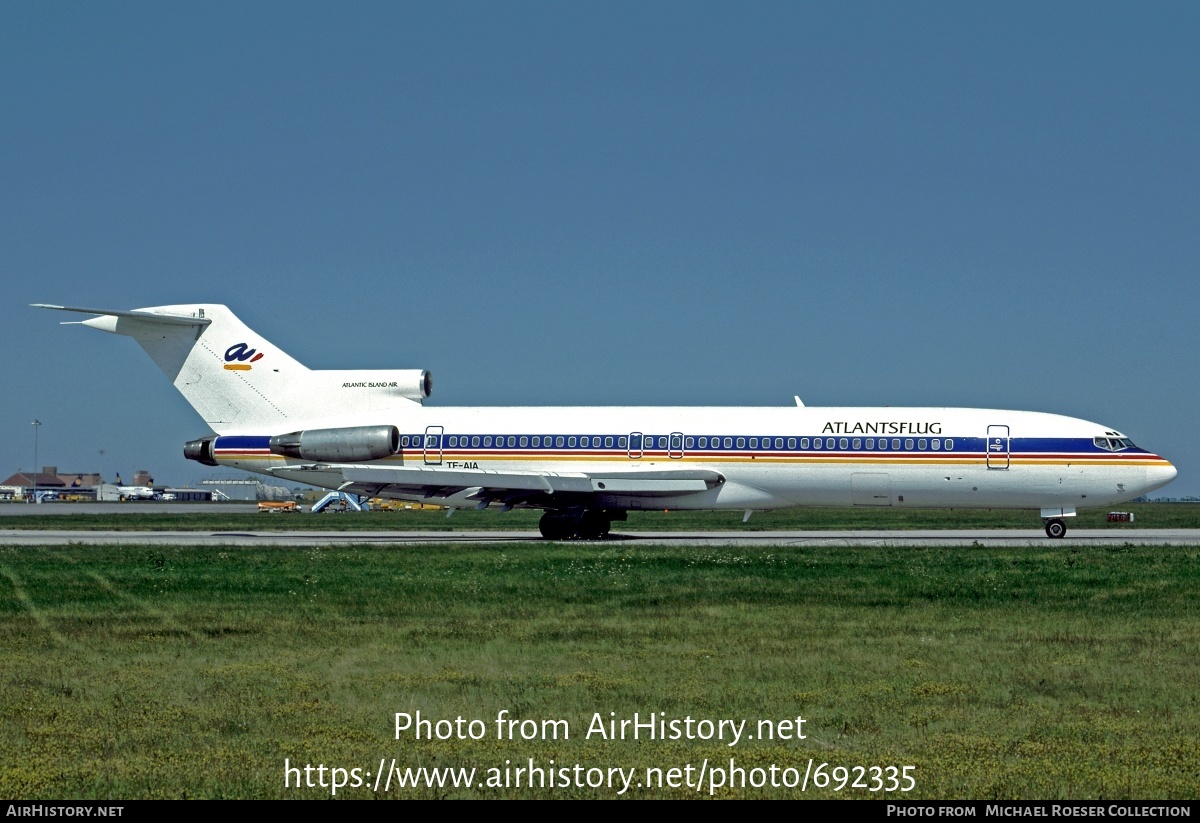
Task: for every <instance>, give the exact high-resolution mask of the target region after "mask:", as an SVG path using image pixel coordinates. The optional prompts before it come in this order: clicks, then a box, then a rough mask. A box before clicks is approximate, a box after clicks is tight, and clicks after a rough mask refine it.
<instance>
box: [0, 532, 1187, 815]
mask: <svg viewBox="0 0 1200 823" xmlns="http://www.w3.org/2000/svg"><path fill="white" fill-rule="evenodd" d="M47 519H52V518H47ZM53 519H57V518H53ZM1198 561H1200V547H1196V548H1185V549H1181V548H1145V547H1136V546H1127V547H1124V548H1120V549H1098V550H1084V549H1078V548H1070V547H1060V546H1054V545H1047V546H1046V547H1045V548H1038V549H1015V550H1001V549H983V548H978V547H974V548H966V547H964V548H931V549H911V548H905V549H899V548H897V549H875V548H872V549H855V548H807V549H803V548H801V549H793V548H787V549H781V548H750V549H747V548H696V549H676V548H661V547H631V546H629V545H628V544H625V545H621V544H610V545H578V546H573V545H564V544H516V545H505V546H503V547H479V546H454V547H437V548H406V549H388V548H380V547H351V548H329V549H323V550H281V549H213V548H161V549H148V548H145V547H142V548H120V547H116V548H102V547H96V548H87V547H80V546H71V547H64V548H61V549H44V548H5V549H0V746H2V748H3V751H4V757H3V758H2V759H0V796H3V797H8V798H47V799H48V798H54V799H68V798H120V799H130V798H140V797H268V798H269V797H324V796H328V795H329V793H330V792H329V790H328V789H308V788H304V789H286V788H285V786H284V761H285V758H286V759H287V760H288V761H289V763H290V764H291V765H292V766H296V765H297V764H299V765H301V766H302V765H303V764H312V765H313V766H317V765H318V764H324V765H326V766H327V767H333V766H337V767H341V768H345V769H352V768H359V769H361V770H363V772H366V771H371V772H375V771H376V770H377V769H378V765H379V761H380V758H387V759H388V760H389V761H390V760H391V759H392V758H395V760H396V764H397V766H399V767H401V768H404V767H418V766H420V767H436V768H441V767H451V766H464V767H475V768H477V769H478V770H479V772H478V777H477V779H478V780H480V781H482V780H483V779H484V776H485V775H486V770H487V769H488V768H492V767H495V768H503V767H504V766H505V762H506V761H508V762H509V765H510V767H512V766H515V765H516V764H521V765H524V764H526V763H527V761H528V759H529V758H533V759H534V760H535V761H536V763H535V765H538V766H541V767H549V761H550V760H551V759H553V760H554V761H555V764H556V767H562V766H568V767H570V766H573V765H574V764H581V765H582V766H583V768H584V769H587V768H605V769H607V768H610V767H621V768H625V769H630V768H636V769H637V770H638V771H637V773H636V774H637V778H636V780H635V782H634V784H633V788H631V789H630V790H629V791H628V792H627V794H626V796H635V797H695V796H697V794H696V793H695V791H694V789H691V788H687V787H684V786H680V787H677V788H669V787H667V788H657V787H655V788H647V787H642V788H638V787H637V785H636V784H637V781H641V780H642V779H643V778H644V776H645V769H646V768H660V769H662V770H663V774H666V770H667V769H669V768H671V767H677V768H680V769H682V768H683V767H685V766H686V765H688V764H691V765H692V766H693V768H695V769H699V768H700V767H701V764H702V762H703V761H705V760H706V759H707V761H708V764H710V765H711V764H722V765H724V766H727V765H728V762H729V759H730V758H731V757H732V758H734V759H735V761H736V764H737V765H738V766H739V767H742V768H745V769H747V770H748V771H749V770H752V769H754V768H761V769H768V768H769V767H770V766H771V765H772V764H774V765H775V766H777V767H778V768H780V769H788V768H790V769H798V772H796V773H795V774H800V773H803V772H804V771H805V768H806V765H807V763H808V761H809V759H810V758H812V759H814V762H815V763H816V764H818V765H819V764H820V763H827V764H829V766H828V767H826V771H828V770H829V769H831V768H832V767H836V766H841V767H850V768H852V767H855V766H863V767H871V766H882V767H886V766H896V767H901V766H913V767H915V768H914V769H913V770H912V771H911V773H912V774H913V776H914V778H915V783H916V788H915V790H913V791H912V792H909V793H906V794H903V795H901V794H900V793H894V794H893V795H891V796H893V797H900V796H903V797H908V798H913V797H918V798H947V799H955V798H959V799H990V798H1020V799H1028V798H1069V799H1083V798H1196V797H1197V796H1200V690H1198V689H1197V688H1196V684H1197V683H1198V682H1200V662H1198V661H1200V619H1198V617H1200V614H1198V601H1200V585H1198V584H1200V564H1198ZM502 710H506V711H508V712H509V713H510V715H509V716H510V717H513V718H516V719H518V720H535V721H541V720H557V719H561V720H566V721H568V723H569V729H570V738H569V739H566V740H563V739H559V740H540V739H539V740H531V741H524V740H515V741H512V740H497V739H496V736H495V724H494V720H495V718H496V717H497V715H498V713H499V712H501V711H502ZM417 711H420V712H421V714H422V717H424V718H429V719H433V720H435V721H436V720H438V719H448V720H454V719H455V718H456V717H459V716H461V717H463V718H464V719H466V720H471V719H480V720H482V721H485V722H486V729H487V734H486V736H485V739H482V740H478V741H474V740H469V739H468V740H458V739H450V740H431V741H430V740H421V741H417V740H414V739H413V737H412V735H411V734H408V733H405V734H404V736H403V737H402V739H400V740H396V739H395V734H394V714H395V713H396V712H404V713H410V714H412V713H415V712H417ZM597 712H598V713H600V714H601V716H602V717H603V718H605V719H607V718H608V717H609V714H608V713H609V712H615V713H616V716H617V717H631V716H632V714H633V713H634V712H639V713H640V714H641V715H642V717H643V718H644V717H645V716H646V715H647V714H649V713H650V712H656V713H663V714H665V715H667V716H668V717H669V718H672V719H680V720H682V719H683V718H686V717H688V716H691V717H692V718H694V719H713V720H719V719H732V720H743V719H744V720H747V721H749V723H748V724H747V730H749V731H750V732H751V733H753V730H754V729H756V728H757V726H756V724H757V722H758V721H759V720H760V719H765V720H775V721H778V720H785V719H793V720H794V719H795V718H796V717H797V716H802V717H803V718H804V720H805V724H804V726H803V729H804V731H805V732H806V734H807V737H806V738H805V739H803V740H788V741H778V740H776V741H774V742H771V741H761V740H753V741H749V740H742V741H740V742H739V743H738V745H737V746H734V747H729V746H727V745H724V744H723V743H722V742H718V741H710V742H705V741H702V740H686V739H684V740H677V741H661V740H658V741H650V740H645V739H643V740H639V741H633V740H624V741H622V740H615V741H605V740H602V739H598V738H596V737H595V736H593V737H592V738H591V739H584V733H585V732H586V730H587V729H588V726H589V723H590V720H591V718H592V717H593V715H594V714H595V713H597ZM726 742H728V741H726ZM763 774H765V772H764V773H763ZM510 775H511V773H510ZM709 775H710V779H711V777H712V775H713V772H712V771H711V769H710V771H709ZM852 776H853V773H852ZM748 779H751V780H752V779H753V774H751V775H750V777H749V778H748ZM867 782H868V784H869V783H870V781H869V780H868V781H867ZM835 785H836V784H835ZM616 794H617V791H616V790H615V789H609V788H607V787H602V788H594V789H593V788H586V787H585V788H573V787H572V788H567V787H556V788H554V789H550V788H544V789H540V788H535V789H529V788H525V787H522V788H513V787H509V788H471V789H466V788H461V787H460V788H457V789H455V788H452V787H443V788H432V789H431V788H420V789H405V790H400V789H398V788H395V787H393V788H392V790H391V791H389V792H387V793H386V794H385V793H383V792H380V795H382V796H387V797H430V796H435V797H444V796H447V797H579V796H596V797H613V796H616ZM713 794H714V796H717V797H759V796H770V797H795V796H799V791H798V790H795V789H787V788H774V789H773V788H770V787H765V788H753V787H747V788H741V787H740V786H738V787H734V788H732V789H731V788H729V787H728V786H726V787H723V788H718V789H715V790H714V791H713ZM372 795H373V792H372V791H371V790H370V788H369V787H365V786H364V787H359V788H350V787H346V788H343V789H342V790H341V791H339V792H338V796H339V797H370V796H372ZM699 796H701V797H707V796H709V786H708V785H705V787H704V788H703V790H702V791H701V792H700V793H699ZM804 796H812V797H821V796H846V797H876V798H879V797H883V796H885V795H884V793H882V792H874V793H872V792H870V791H868V790H865V789H853V788H846V789H843V790H842V791H841V792H837V793H835V792H833V791H832V787H830V786H827V787H826V788H824V789H817V788H815V787H813V786H810V787H809V789H808V791H807V792H806V793H805V795H804Z"/></svg>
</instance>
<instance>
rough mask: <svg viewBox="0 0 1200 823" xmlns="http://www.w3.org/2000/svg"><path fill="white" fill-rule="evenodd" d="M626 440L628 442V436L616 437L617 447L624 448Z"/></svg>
mask: <svg viewBox="0 0 1200 823" xmlns="http://www.w3.org/2000/svg"><path fill="white" fill-rule="evenodd" d="M628 442H629V440H628V438H625V437H618V438H617V448H620V449H623V448H625V444H626V443H628Z"/></svg>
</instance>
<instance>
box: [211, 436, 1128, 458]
mask: <svg viewBox="0 0 1200 823" xmlns="http://www.w3.org/2000/svg"><path fill="white" fill-rule="evenodd" d="M432 436H433V437H435V438H436V437H437V435H432ZM425 437H426V436H425V435H418V434H412V435H404V436H403V438H402V444H403V445H402V448H403V449H405V450H408V451H416V452H421V451H423V450H424V448H425V446H424V440H425ZM510 437H511V438H512V439H513V443H514V445H509V444H508V440H509V438H510ZM534 437H537V438H538V439H539V441H540V444H539V445H538V446H533V445H531V444H532V442H533V438H534ZM628 437H629V435H628V433H626V434H622V435H615V434H611V435H603V434H602V435H592V434H588V435H565V434H564V435H515V434H514V435H508V434H504V435H495V434H492V435H482V434H480V435H472V434H466V435H462V434H455V435H449V434H444V435H441V444H440V445H439V444H438V442H437V440H436V439H435V441H434V443H433V444H432V445H431V448H441V449H442V450H444V451H447V452H449V451H454V450H465V451H470V452H471V453H477V452H479V451H480V450H484V451H488V450H491V451H495V452H505V453H508V454H513V453H524V454H545V453H547V452H554V453H561V452H564V451H566V452H571V453H575V452H577V453H587V454H596V453H600V454H625V453H626V452H627V451H629V450H630V448H629V446H628V445H625V446H621V445H617V444H618V443H620V442H621V439H622V438H628ZM701 437H703V438H705V440H706V445H705V446H704V447H701V446H699V445H698V443H699V440H700V438H701ZM451 438H453V439H454V441H455V445H453V446H451V445H448V444H449V443H450V441H451ZM476 438H478V439H476ZM522 438H524V440H525V445H524V446H522V445H520V443H521V440H522ZM585 438H586V440H587V441H588V445H586V446H584V445H583V440H584V439H585ZM726 438H728V439H729V441H730V443H731V445H730V446H728V447H726V446H725V440H726ZM489 439H490V443H491V445H488V446H484V445H482V444H483V443H484V442H485V441H486V440H489ZM559 439H561V440H562V442H563V444H562V445H558V441H559ZM752 439H753V440H755V441H756V445H755V446H754V447H751V446H750V441H751V440H752ZM270 440H271V438H270V437H269V436H266V435H222V436H220V437H218V438H217V440H216V442H215V443H214V448H215V450H216V451H218V452H234V451H264V450H267V449H269V448H270ZM687 440H690V441H691V443H692V445H690V446H689V445H686V443H687ZM687 440H685V441H684V444H685V445H684V446H683V447H682V451H684V452H686V453H687V454H688V455H689V456H704V455H713V456H718V455H721V454H734V453H736V454H745V453H754V454H762V455H765V456H769V455H772V454H778V455H803V456H820V455H825V454H869V455H878V456H884V455H888V454H897V453H903V454H908V455H912V454H918V455H929V456H933V455H944V456H953V455H966V454H970V453H980V452H984V451H987V450H988V438H986V437H954V436H945V435H941V436H937V437H934V436H927V435H921V436H912V437H909V436H903V437H886V438H885V437H877V438H867V437H842V436H840V435H835V436H830V435H820V436H816V435H809V436H807V437H805V436H801V435H780V436H776V435H756V436H755V437H753V438H752V437H750V436H749V435H745V434H739V435H688V436H687ZM776 440H779V441H781V443H782V448H776V442H775V441H776ZM817 440H820V441H821V444H822V447H821V448H816V447H815V445H816V441H817ZM867 440H871V441H873V442H872V447H870V448H868V447H867ZM935 440H936V441H938V444H939V446H940V448H938V449H934V448H932V446H933V442H934V441H935ZM606 441H608V442H611V443H612V445H609V446H605V445H601V444H603V443H605V442H606ZM651 441H653V442H651ZM739 441H741V446H739V445H738V442H739ZM804 441H807V442H808V448H803V447H802V446H801V444H802V443H803V442H804ZM856 441H857V443H858V448H855V445H854V444H855V442H856ZM882 441H887V447H886V448H880V443H881V442H882ZM922 441H924V443H925V448H924V449H921V448H920V444H921V442H922ZM460 442H461V445H460ZM625 442H626V443H627V444H628V442H629V441H628V440H627V439H626V441H625ZM713 442H716V443H717V444H718V445H717V446H715V447H714V446H713V445H712V444H713ZM764 442H767V443H769V445H765V446H764ZM843 442H844V443H845V446H843V445H842V444H843ZM500 443H502V444H503V445H500ZM669 443H670V441H669V435H658V434H654V435H649V434H647V435H645V436H644V437H643V440H642V446H641V447H640V448H638V447H634V448H633V451H635V452H642V453H652V454H657V453H660V452H661V453H664V454H666V453H678V452H679V451H680V450H681V447H680V446H678V445H676V446H674V447H671V446H670V445H669ZM789 443H792V444H794V445H792V446H789ZM909 443H911V444H912V445H911V446H909V445H908V444H909ZM951 443H952V444H953V448H947V445H949V444H951ZM468 444H472V445H468ZM473 444H478V445H473ZM1007 445H1008V452H1009V454H1012V455H1039V454H1041V455H1077V456H1080V457H1104V456H1109V455H1121V456H1133V455H1147V456H1150V453H1149V452H1147V451H1146V450H1145V449H1139V448H1136V447H1134V448H1129V449H1123V450H1121V451H1119V452H1112V451H1109V450H1108V449H1102V448H1100V447H1098V446H1096V445H1095V443H1093V441H1092V440H1091V439H1090V438H1086V437H1013V438H1010V439H1009V441H1008V444H1007Z"/></svg>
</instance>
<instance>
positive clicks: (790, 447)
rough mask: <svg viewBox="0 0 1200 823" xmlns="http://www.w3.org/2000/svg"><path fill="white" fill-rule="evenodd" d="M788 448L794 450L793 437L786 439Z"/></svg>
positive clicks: (794, 442) (794, 441) (794, 439)
mask: <svg viewBox="0 0 1200 823" xmlns="http://www.w3.org/2000/svg"><path fill="white" fill-rule="evenodd" d="M788 448H789V449H794V448H796V438H794V437H789V438H788Z"/></svg>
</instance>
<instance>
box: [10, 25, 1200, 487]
mask: <svg viewBox="0 0 1200 823" xmlns="http://www.w3.org/2000/svg"><path fill="white" fill-rule="evenodd" d="M1197 35H1200V7H1198V6H1196V5H1195V4H1187V3H1155V4H1132V3H1113V4H1108V3H1060V4H1035V3H1008V4H979V3H965V4H964V3H950V2H944V3H905V4H889V3H862V4H855V3H839V4H817V3H807V4H806V3H749V4H733V3H724V4H716V3H698V2H686V3H685V2H674V3H611V2H606V3H602V4H600V3H593V4H587V3H550V2H547V3H504V4H499V3H438V4H406V3H396V2H389V3H365V2H364V3H355V4H337V5H335V4H331V3H298V2H289V3H205V4H178V3H170V4H163V3H109V4H87V3H57V4H50V3H29V2H8V3H4V4H2V5H0V94H2V97H0V99H3V100H4V105H3V107H0V126H2V128H0V272H2V273H3V281H2V282H3V283H4V284H5V286H4V293H3V298H2V299H0V335H2V338H0V339H2V340H3V344H4V346H3V350H4V352H5V356H4V357H2V358H0V380H2V384H0V385H3V388H4V402H3V404H2V407H0V472H2V473H4V474H7V473H8V472H9V471H12V470H15V469H17V468H18V467H21V468H28V467H29V466H31V465H32V463H33V432H32V426H31V425H30V421H31V420H33V419H34V418H38V419H40V420H42V421H43V423H44V425H43V426H42V427H41V429H40V440H39V456H38V457H39V462H41V463H43V464H57V465H58V466H59V467H60V468H63V469H69V470H72V471H82V470H93V469H96V468H98V467H99V466H100V463H101V458H100V456H99V451H100V450H101V449H103V450H104V451H105V456H104V458H103V468H104V470H105V471H106V473H108V474H109V475H110V476H111V474H112V473H113V472H114V471H116V470H119V471H121V472H123V473H125V475H126V476H129V475H132V473H133V471H134V470H135V469H138V468H147V469H149V470H150V471H151V473H152V474H153V475H154V476H155V478H156V479H157V480H159V481H160V482H169V483H173V484H175V483H179V484H182V483H186V482H195V481H196V480H198V479H200V478H201V477H204V476H207V473H208V470H206V469H204V468H203V467H200V466H196V465H195V464H191V463H188V462H186V461H185V460H183V458H182V455H181V447H182V444H183V442H184V441H185V440H188V439H191V438H193V437H197V436H200V435H202V434H204V433H205V431H206V429H205V426H204V424H203V423H202V422H201V421H200V420H199V418H198V417H197V416H196V415H195V414H194V413H193V412H192V411H191V409H190V408H189V407H188V406H187V404H186V403H185V402H184V401H183V399H182V398H181V397H179V396H178V395H177V394H176V393H175V391H174V390H173V389H172V388H171V387H170V385H169V384H168V383H167V382H166V381H165V379H164V378H163V377H162V375H161V373H159V372H158V370H157V369H156V368H155V367H154V365H153V364H152V363H151V362H150V360H149V358H147V357H146V356H145V355H144V354H143V353H142V352H141V351H140V350H139V349H138V348H137V347H136V345H135V344H133V343H132V342H131V341H129V340H126V339H123V338H118V337H114V336H109V335H102V334H98V333H96V332H92V331H90V330H86V329H80V328H72V327H65V328H64V327H60V326H58V325H57V321H58V320H60V319H70V318H60V317H59V316H57V315H54V314H51V313H49V312H42V311H38V310H35V309H30V308H27V304H29V303H34V302H50V303H65V304H68V305H98V306H104V307H113V308H133V307H139V306H152V305H161V304H168V303H176V302H197V301H203V302H215V303H225V304H227V305H229V306H230V307H231V308H232V309H233V310H234V311H235V312H237V313H238V315H239V316H241V317H242V319H243V320H245V321H246V322H247V323H249V324H250V325H251V326H252V327H253V328H255V330H256V331H259V332H260V333H262V334H263V336H264V337H266V338H267V339H269V340H270V341H271V342H273V343H274V344H276V345H278V346H280V347H281V348H283V349H284V350H285V351H287V352H288V353H290V354H291V355H293V356H294V357H296V358H297V359H299V360H301V361H302V362H304V363H306V364H307V365H309V366H312V367H316V368H427V369H430V370H431V371H433V373H434V378H435V389H434V397H433V399H432V400H431V403H436V404H440V405H480V404H501V405H512V404H532V405H564V404H588V405H592V404H597V405H606V404H655V405H676V404H678V405H692V404H719V405H733V404H745V405H781V404H782V405H787V404H790V403H791V397H792V395H793V394H799V395H800V396H801V397H802V398H803V399H804V400H805V402H806V403H808V404H809V405H893V406H895V405H946V406H982V407H995V408H1014V409H1033V410H1039V411H1049V412H1057V413H1063V414H1070V415H1075V416H1079V417H1083V418H1086V419H1089V420H1095V421H1098V422H1101V423H1104V424H1106V425H1110V426H1113V427H1115V428H1118V429H1120V430H1122V431H1124V432H1125V433H1126V434H1127V435H1129V436H1130V437H1132V438H1134V440H1135V441H1136V442H1138V443H1139V444H1141V445H1144V446H1146V447H1147V448H1150V449H1153V450H1155V451H1158V452H1160V453H1162V454H1164V455H1165V456H1167V457H1168V458H1170V459H1172V460H1173V461H1174V462H1175V463H1176V464H1177V465H1178V467H1179V470H1180V476H1179V479H1177V480H1176V481H1175V483H1174V484H1173V485H1172V486H1170V487H1168V488H1167V489H1166V490H1165V491H1164V492H1163V493H1169V494H1172V495H1195V494H1200V443H1198V442H1197V438H1196V437H1195V436H1194V430H1195V425H1196V424H1195V414H1194V409H1195V408H1197V407H1198V406H1200V397H1198V396H1197V395H1198V389H1197V379H1196V365H1195V354H1196V352H1197V351H1198V350H1200V345H1198V343H1200V340H1198V339H1197V338H1198V331H1197V328H1198V326H1197V323H1196V322H1195V320H1194V317H1195V314H1196V311H1197V304H1198V298H1200V286H1198V285H1197V281H1196V277H1195V275H1196V271H1197V266H1196V263H1197V260H1198V259H1200V221H1198V220H1197V217H1198V215H1200V152H1198V151H1197V148H1196V147H1197V146H1198V145H1200V88H1198V86H1200V52H1198V51H1197V49H1196V48H1195V43H1196V42H1197Z"/></svg>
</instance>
